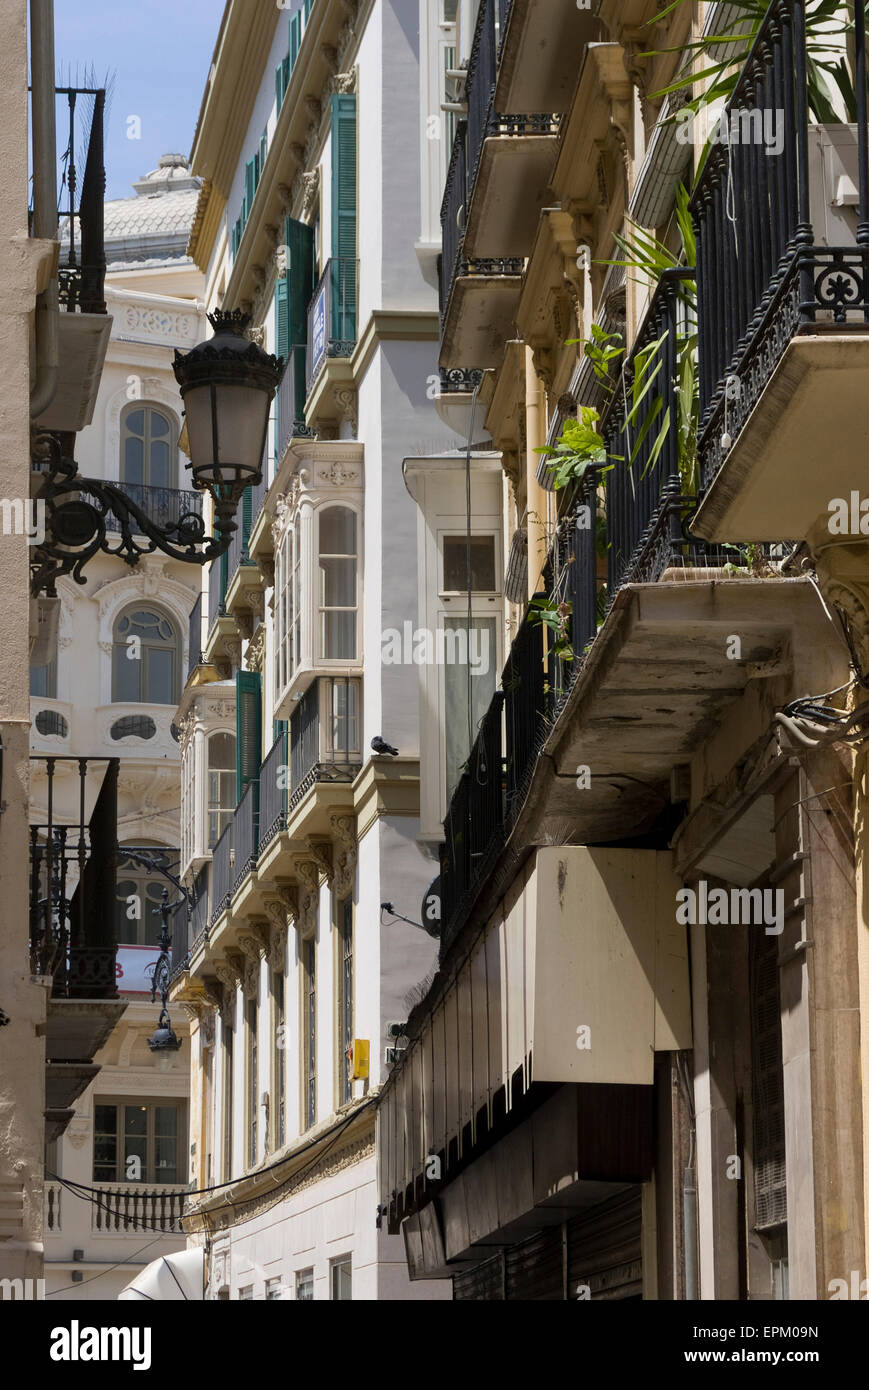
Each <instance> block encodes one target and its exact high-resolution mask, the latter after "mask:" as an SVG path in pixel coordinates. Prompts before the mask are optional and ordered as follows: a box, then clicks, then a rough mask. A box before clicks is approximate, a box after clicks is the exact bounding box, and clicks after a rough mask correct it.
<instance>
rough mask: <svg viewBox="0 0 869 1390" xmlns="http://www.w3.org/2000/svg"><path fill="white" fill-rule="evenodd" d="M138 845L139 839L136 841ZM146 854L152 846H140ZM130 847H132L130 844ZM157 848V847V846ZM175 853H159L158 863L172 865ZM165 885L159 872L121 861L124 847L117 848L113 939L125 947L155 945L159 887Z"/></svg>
mask: <svg viewBox="0 0 869 1390" xmlns="http://www.w3.org/2000/svg"><path fill="white" fill-rule="evenodd" d="M140 844H141V842H140ZM141 847H142V848H143V849H147V850H148V852H149V853H154V852H155V847H153V846H150V845H148V846H145V845H142V846H141ZM131 848H132V846H131ZM157 848H158V849H159V847H157ZM175 857H176V854H175V852H170V853H169V854H165V855H162V856H161V857H160V862H161V863H162V864H163V865H164V867H165V868H171V867H172V859H174V858H175ZM166 886H167V883H166V879H165V878H163V877H162V875H161V874H158V873H151V872H149V871H148V870H147V869H140V868H137V867H136V865H134V864H130V863H129V862H126V863H125V855H124V846H123V845H120V846H119V848H118V877H117V891H116V894H115V896H116V897H117V900H118V906H117V915H116V922H117V940H118V943H119V944H123V945H125V946H156V945H157V944H158V943H159V940H160V925H161V919H160V912H159V907H160V901H161V898H162V896H163V889H164V888H165V887H166Z"/></svg>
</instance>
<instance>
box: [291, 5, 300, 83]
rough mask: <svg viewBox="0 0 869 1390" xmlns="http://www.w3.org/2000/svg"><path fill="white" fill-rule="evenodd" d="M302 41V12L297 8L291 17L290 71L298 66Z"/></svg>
mask: <svg viewBox="0 0 869 1390" xmlns="http://www.w3.org/2000/svg"><path fill="white" fill-rule="evenodd" d="M301 43H302V12H301V10H297V11H296V13H295V14H294V15H293V16H292V17H291V19H290V72H292V70H293V68H294V67H295V66H296V59H297V58H298V56H299V48H300V46H301Z"/></svg>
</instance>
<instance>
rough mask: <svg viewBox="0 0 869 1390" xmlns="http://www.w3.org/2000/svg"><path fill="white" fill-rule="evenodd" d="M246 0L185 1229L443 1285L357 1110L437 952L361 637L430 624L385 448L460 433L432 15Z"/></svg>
mask: <svg viewBox="0 0 869 1390" xmlns="http://www.w3.org/2000/svg"><path fill="white" fill-rule="evenodd" d="M269 8H270V7H262V9H261V10H260V9H258V11H257V14H256V17H255V18H254V19H253V21H251V18H250V13H249V10H246V9H245V6H244V5H243V4H239V3H238V0H231V2H230V3H229V4H228V5H227V7H226V10H225V13H224V18H223V23H222V27H221V32H220V35H219V37H218V41H217V47H216V50H215V59H214V64H213V67H212V72H211V76H210V79H209V84H208V87H207V89H206V94H205V97H204V100H203V107H202V113H201V116H200V121H199V126H198V129H197V134H196V138H195V141H194V148H193V154H192V159H191V167H192V169H193V171H194V173H196V174H198V175H199V176H200V177H201V178H202V179H203V191H202V193H201V195H200V200H199V207H198V210H197V215H196V220H195V222H194V231H193V237H192V242H191V250H192V254H193V256H194V259H195V260H196V263H197V265H199V266H200V267H201V268H202V269H203V271H204V272H205V273H206V277H207V289H206V299H207V302H208V304H209V306H210V307H214V308H217V307H220V308H222V309H224V310H227V311H233V310H237V309H241V310H242V311H243V312H244V313H246V314H247V315H248V316H249V317H250V320H251V323H250V326H249V328H248V330H247V331H248V333H249V335H250V336H252V337H254V338H255V339H256V340H257V341H258V342H259V343H260V344H261V346H263V347H264V348H265V349H266V350H267V351H269V352H274V353H275V354H277V355H279V356H281V357H283V358H284V359H286V363H287V365H286V368H285V371H284V375H283V379H282V382H281V385H280V387H279V389H278V393H277V397H276V401H275V407H274V412H273V419H272V421H271V422H270V426H269V431H268V438H267V441H266V451H265V457H264V476H263V482H262V485H261V486H260V487H259V488H255V489H253V490H252V496H251V498H250V501H249V502H248V500H247V499H245V501H244V503H243V504H242V507H241V509H240V513H239V522H240V530H239V533H238V536H237V539H236V541H235V542H234V545H233V547H232V548H231V550H230V553H229V556H228V558H227V560H226V562H225V563H224V564H223V565H221V562H216V563H215V564H214V565H213V566H212V567H211V572H210V574H209V575H207V576H206V577H205V579H204V584H203V594H202V596H201V599H200V602H199V605H198V610H199V613H200V615H201V633H202V651H201V661H200V663H199V665H198V667H197V669H196V670H194V671H191V675H190V678H189V680H188V683H187V686H186V688H185V691H184V694H183V697H182V700H181V704H180V707H179V712H178V716H177V724H178V728H179V731H180V737H181V746H182V758H183V772H182V798H183V799H182V826H183V831H182V835H183V839H182V861H183V871H184V873H185V876H186V878H187V881H188V883H189V884H190V886H191V887H192V888H194V889H195V892H196V896H197V903H198V907H197V912H196V914H195V916H194V921H193V925H192V928H191V938H190V941H189V959H188V961H187V963H186V968H185V969H184V970H183V971H181V972H180V973H179V974H177V975H176V978H175V984H174V996H173V997H174V998H176V999H181V1000H185V1001H186V1002H187V1003H188V1004H189V1005H190V1007H191V1009H192V1010H193V1011H195V1012H196V1014H197V1017H198V1024H195V1025H194V1027H193V1037H192V1060H193V1075H192V1082H191V1112H192V1129H191V1140H192V1141H193V1143H194V1144H195V1147H196V1160H195V1172H194V1178H195V1185H196V1187H197V1189H202V1191H201V1195H200V1196H199V1197H195V1198H193V1200H192V1203H191V1206H190V1207H189V1208H188V1210H189V1212H190V1216H189V1219H188V1222H187V1225H188V1228H189V1229H190V1231H191V1240H192V1241H193V1242H195V1243H199V1244H204V1245H205V1248H206V1274H207V1280H208V1284H207V1295H206V1296H207V1297H210V1298H224V1299H227V1298H231V1299H236V1298H239V1299H248V1298H252V1299H272V1298H289V1299H293V1298H297V1299H302V1300H307V1299H312V1298H316V1299H321V1298H323V1299H336V1300H345V1299H351V1298H353V1299H403V1298H422V1299H430V1298H443V1297H449V1296H450V1290H449V1288H448V1287H445V1286H444V1285H443V1283H442V1282H441V1283H434V1282H431V1283H426V1282H425V1281H423V1282H417V1283H415V1284H411V1283H410V1281H409V1280H408V1277H407V1272H406V1264H405V1259H404V1251H403V1247H402V1243H401V1240H400V1239H399V1238H397V1237H394V1236H389V1235H387V1233H386V1231H385V1230H383V1229H381V1228H380V1221H379V1214H378V1210H377V1196H376V1182H375V1173H376V1163H377V1155H376V1136H375V1101H376V1096H377V1093H378V1091H379V1088H380V1086H381V1085H382V1083H383V1080H384V1079H385V1077H386V1076H387V1075H388V1072H389V1068H390V1066H391V1064H392V1058H393V1056H394V1053H393V1052H392V1049H393V1048H394V1047H395V1046H396V1042H395V1037H394V1035H393V1034H391V1033H390V1025H398V1024H401V1023H402V1022H403V1020H404V1019H406V1017H407V1014H408V1012H409V1010H410V1008H411V1007H412V1005H413V1003H414V1002H415V999H416V998H417V997H419V990H420V987H421V985H422V984H423V983H424V981H425V980H426V978H427V977H430V976H431V974H432V973H433V971H434V969H435V967H436V942H435V940H433V939H432V935H431V934H429V932H427V931H426V930H425V929H423V927H422V926H421V925H419V924H420V922H421V915H420V904H421V903H422V901H423V898H424V896H425V895H426V893H427V891H428V890H429V888H430V886H431V884H432V881H433V880H434V879H435V878H436V876H437V873H438V865H437V859H436V847H434V848H433V846H432V844H431V842H430V834H429V839H428V840H426V839H425V838H424V837H423V835H422V833H421V822H420V803H419V781H420V754H421V735H420V722H421V721H420V699H419V692H420V681H421V679H422V678H423V677H422V676H421V668H420V665H419V664H418V662H417V661H415V660H414V658H413V655H412V652H409V653H408V654H407V655H406V657H402V658H401V659H396V658H395V653H394V652H393V651H392V650H390V654H389V656H388V657H384V651H385V649H386V647H385V644H386V643H387V642H388V641H389V640H390V634H393V633H395V632H396V631H398V632H403V631H404V630H405V627H406V625H407V624H410V625H411V627H412V628H413V629H417V628H418V627H419V624H420V622H422V621H425V616H424V615H420V614H419V613H418V605H417V589H416V581H417V573H418V568H419V566H420V564H421V563H423V564H424V563H426V561H425V559H424V557H423V556H422V555H421V550H420V547H421V546H422V547H423V548H424V547H425V542H426V538H425V536H424V535H423V534H421V533H420V531H419V527H418V513H417V509H416V507H415V505H414V503H413V501H412V499H411V497H410V495H409V493H408V490H407V489H406V487H405V484H404V480H403V477H402V465H403V461H404V459H405V458H407V457H409V456H411V455H413V456H419V455H423V454H430V453H432V452H438V451H444V450H446V451H449V452H450V453H451V454H452V455H454V456H455V451H456V449H457V447H458V446H459V445H460V444H463V443H464V441H463V440H461V439H460V438H459V437H458V436H457V435H456V434H455V433H454V431H453V429H452V428H450V427H449V425H448V424H446V423H444V420H443V419H442V418H441V416H440V414H439V413H438V410H437V408H436V407H437V406H438V405H439V401H438V397H439V396H440V393H441V380H440V374H439V371H438V367H437V338H438V304H437V255H438V236H439V232H438V204H437V202H436V201H433V200H434V199H435V198H436V190H437V189H438V188H439V187H440V183H441V181H442V176H443V170H442V162H443V159H444V154H443V150H444V144H443V139H441V138H439V136H438V133H437V132H438V130H439V129H440V123H441V122H442V119H443V117H442V113H441V111H440V102H441V101H442V100H443V99H444V95H445V93H446V90H447V89H446V87H445V85H444V84H445V83H446V80H447V79H446V76H445V65H446V64H448V61H449V51H450V49H451V45H452V42H453V38H454V34H453V30H454V25H453V23H452V18H451V15H450V10H451V7H450V5H449V4H446V5H440V4H438V5H434V4H429V3H422V4H420V3H419V0H382V3H376V4H371V3H367V2H366V0H360V3H358V4H356V3H348V0H340V3H339V2H338V0H316V2H315V3H311V0H305V3H298V4H292V5H290V6H288V7H286V8H283V9H279V10H275V11H273V12H272V13H271V14H268V13H267V10H268V9H269ZM242 34H244V41H245V47H244V56H243V58H242V59H241V60H240V61H239V58H238V54H239V47H238V45H239V44H240V42H241V35H242ZM429 116H431V117H432V121H429V119H428V118H429ZM463 525H464V522H462V526H463ZM444 529H445V532H449V530H450V526H449V524H448V525H447V526H446V527H445V528H444ZM462 535H463V531H462ZM433 543H434V544H435V545H436V546H437V545H442V537H441V536H439V535H436V536H434V537H433ZM442 607H443V610H444V612H446V611H447V606H446V605H443V606H442ZM195 625H196V619H195V618H194V626H195ZM428 674H429V673H428V672H426V678H427V677H428ZM466 674H467V672H466V667H465V668H463V674H462V678H463V679H464V678H465V676H466ZM440 679H441V680H443V679H446V677H444V674H443V672H441V673H440ZM431 736H432V731H431V730H429V731H428V738H429V743H430V742H431ZM387 748H388V749H391V750H392V751H386V750H387ZM378 750H379V751H378ZM432 814H433V815H436V812H432ZM399 1031H400V1030H399Z"/></svg>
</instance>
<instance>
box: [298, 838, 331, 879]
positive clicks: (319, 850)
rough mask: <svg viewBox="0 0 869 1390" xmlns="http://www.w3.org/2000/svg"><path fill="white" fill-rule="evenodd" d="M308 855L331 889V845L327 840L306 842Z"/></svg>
mask: <svg viewBox="0 0 869 1390" xmlns="http://www.w3.org/2000/svg"><path fill="white" fill-rule="evenodd" d="M305 846H306V848H307V851H308V853H309V854H310V856H311V858H312V859H313V861H314V863H315V864H316V865H317V868H318V869H319V871H320V873H321V874H323V876H324V878H325V879H326V882H327V884H328V885H329V887H330V888H331V887H332V874H333V869H332V845H331V843H330V842H329V841H328V840H306V841H305Z"/></svg>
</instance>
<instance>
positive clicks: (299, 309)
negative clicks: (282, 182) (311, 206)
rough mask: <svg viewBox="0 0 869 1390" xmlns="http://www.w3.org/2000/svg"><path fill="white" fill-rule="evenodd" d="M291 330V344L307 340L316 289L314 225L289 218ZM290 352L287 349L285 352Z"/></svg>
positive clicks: (287, 229) (289, 305) (287, 231)
mask: <svg viewBox="0 0 869 1390" xmlns="http://www.w3.org/2000/svg"><path fill="white" fill-rule="evenodd" d="M286 243H287V246H288V247H289V251H290V254H289V261H288V263H287V282H288V311H289V320H288V332H289V337H288V339H287V347H293V346H295V345H296V344H297V343H304V342H305V340H306V339H307V336H308V305H309V304H310V302H311V297H312V295H313V293H314V228H313V227H309V226H308V224H307V222H297V221H296V219H295V218H294V217H288V218H287V224H286ZM284 355H285V356H286V353H285V354H284Z"/></svg>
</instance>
